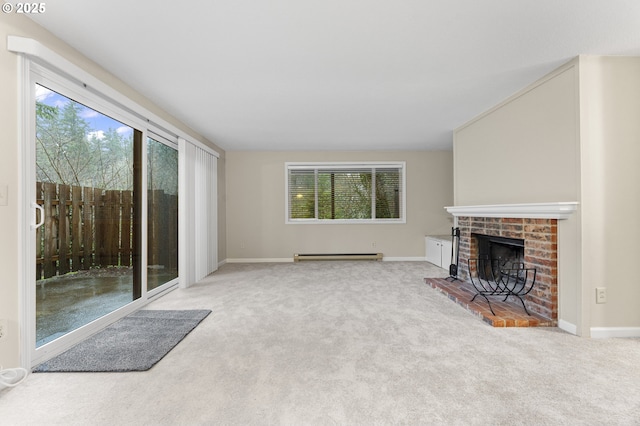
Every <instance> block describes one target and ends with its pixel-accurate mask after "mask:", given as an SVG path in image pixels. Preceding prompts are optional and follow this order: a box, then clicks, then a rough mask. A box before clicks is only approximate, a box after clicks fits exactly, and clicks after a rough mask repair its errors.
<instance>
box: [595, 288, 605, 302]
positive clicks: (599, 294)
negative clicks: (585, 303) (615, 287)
mask: <svg viewBox="0 0 640 426" xmlns="http://www.w3.org/2000/svg"><path fill="white" fill-rule="evenodd" d="M596 303H607V288H606V287H596Z"/></svg>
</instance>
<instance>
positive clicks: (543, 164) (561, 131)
mask: <svg viewBox="0 0 640 426" xmlns="http://www.w3.org/2000/svg"><path fill="white" fill-rule="evenodd" d="M577 78H578V71H577V64H576V63H575V62H574V63H571V64H570V65H569V66H566V67H563V68H562V70H561V71H559V72H556V73H553V74H552V75H549V76H548V77H547V78H545V79H543V80H542V81H540V82H537V83H536V84H535V85H533V86H531V87H528V88H527V89H525V90H524V91H522V92H520V93H518V94H517V95H515V96H514V97H512V98H510V99H509V100H507V101H506V102H504V103H502V104H500V105H498V106H497V107H495V108H493V109H491V110H490V111H488V112H486V113H484V114H483V115H481V116H480V117H478V118H476V119H475V120H472V121H471V122H469V123H467V124H465V125H464V126H462V127H460V128H458V129H456V130H455V132H454V147H455V148H454V164H455V176H454V185H455V203H456V205H459V206H465V205H478V204H505V203H535V202H552V201H575V200H576V197H577V196H578V193H579V189H578V188H579V186H578V177H579V173H578V168H579V155H578V141H579V134H578V131H577V130H578V84H577V81H578V80H577Z"/></svg>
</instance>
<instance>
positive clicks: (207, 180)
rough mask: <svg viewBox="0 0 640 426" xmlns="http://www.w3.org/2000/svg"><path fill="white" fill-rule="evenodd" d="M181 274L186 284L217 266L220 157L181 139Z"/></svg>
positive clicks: (191, 282) (212, 270)
mask: <svg viewBox="0 0 640 426" xmlns="http://www.w3.org/2000/svg"><path fill="white" fill-rule="evenodd" d="M179 142H180V150H181V153H182V155H181V163H180V165H181V172H180V174H181V182H182V183H181V188H180V193H181V194H184V196H182V197H181V198H180V200H181V201H182V202H181V212H182V215H181V217H182V218H183V219H182V221H181V233H180V236H181V237H180V248H181V249H180V254H181V258H180V277H181V285H182V286H183V287H186V286H189V285H191V284H193V283H195V282H197V281H200V280H201V279H203V278H204V277H206V276H207V275H209V274H210V273H212V272H214V271H215V270H217V269H218V207H217V200H218V189H217V176H218V172H217V169H218V159H217V158H216V156H214V155H212V154H211V153H209V152H208V151H206V150H204V149H202V148H200V147H198V146H196V145H194V144H191V143H189V142H188V141H186V140H184V139H180V140H179Z"/></svg>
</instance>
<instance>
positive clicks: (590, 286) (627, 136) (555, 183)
mask: <svg viewBox="0 0 640 426" xmlns="http://www.w3.org/2000/svg"><path fill="white" fill-rule="evenodd" d="M638 117H640V58H622V57H616V58H613V57H590V56H583V57H579V58H576V59H575V60H572V61H570V62H569V63H567V64H566V65H564V66H562V67H560V68H559V69H557V70H556V71H554V72H552V73H550V74H549V75H548V76H546V77H545V78H543V79H541V80H540V81H537V82H535V83H533V84H532V85H531V86H529V87H527V88H526V89H524V90H523V91H521V92H519V93H517V94H516V95H514V96H513V97H511V98H510V99H508V100H506V101H505V102H503V103H501V104H500V105H498V106H496V107H495V108H493V109H491V110H490V111H487V112H486V113H485V114H482V115H481V116H479V117H478V118H476V119H474V120H472V121H471V122H469V123H467V124H465V125H464V126H462V127H460V128H459V129H456V130H455V131H454V164H455V166H454V188H455V189H454V192H455V195H454V199H455V202H456V205H482V204H504V203H535V202H554V201H579V202H580V205H579V208H578V211H577V212H576V213H575V214H574V215H572V216H571V218H570V219H568V220H560V221H559V222H558V250H559V253H558V261H559V266H558V274H559V278H558V280H559V281H558V286H559V318H560V320H561V321H564V322H566V324H569V325H574V326H576V331H577V333H578V334H580V335H584V336H589V335H591V334H593V331H594V329H597V328H606V329H609V330H610V331H609V332H610V333H611V332H612V331H611V330H613V332H616V329H618V328H634V329H635V330H636V331H635V332H636V333H637V332H638V330H640V310H639V309H638V308H637V307H638V300H640V286H638V285H637V283H636V282H635V281H636V280H634V279H633V278H632V277H633V272H632V271H633V267H632V266H631V265H633V264H634V263H635V261H637V260H636V259H638V258H640V247H639V246H637V244H635V243H636V241H637V240H638V239H639V238H640V234H639V233H640V226H639V225H638V222H637V217H639V215H640V193H639V192H638V191H637V189H635V188H636V187H637V185H638V182H640V179H639V178H640V176H639V175H640V173H639V172H638V166H637V164H638V161H639V160H640V120H639V119H638ZM503 175H504V176H506V178H505V177H501V176H503ZM596 287H607V293H608V295H607V296H608V301H607V303H606V304H596V303H595V288H596Z"/></svg>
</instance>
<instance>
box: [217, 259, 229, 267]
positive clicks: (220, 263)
mask: <svg viewBox="0 0 640 426" xmlns="http://www.w3.org/2000/svg"><path fill="white" fill-rule="evenodd" d="M225 263H227V259H224V260H221V261H220V262H218V268H219V267H221V266H222V265H224V264H225Z"/></svg>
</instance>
